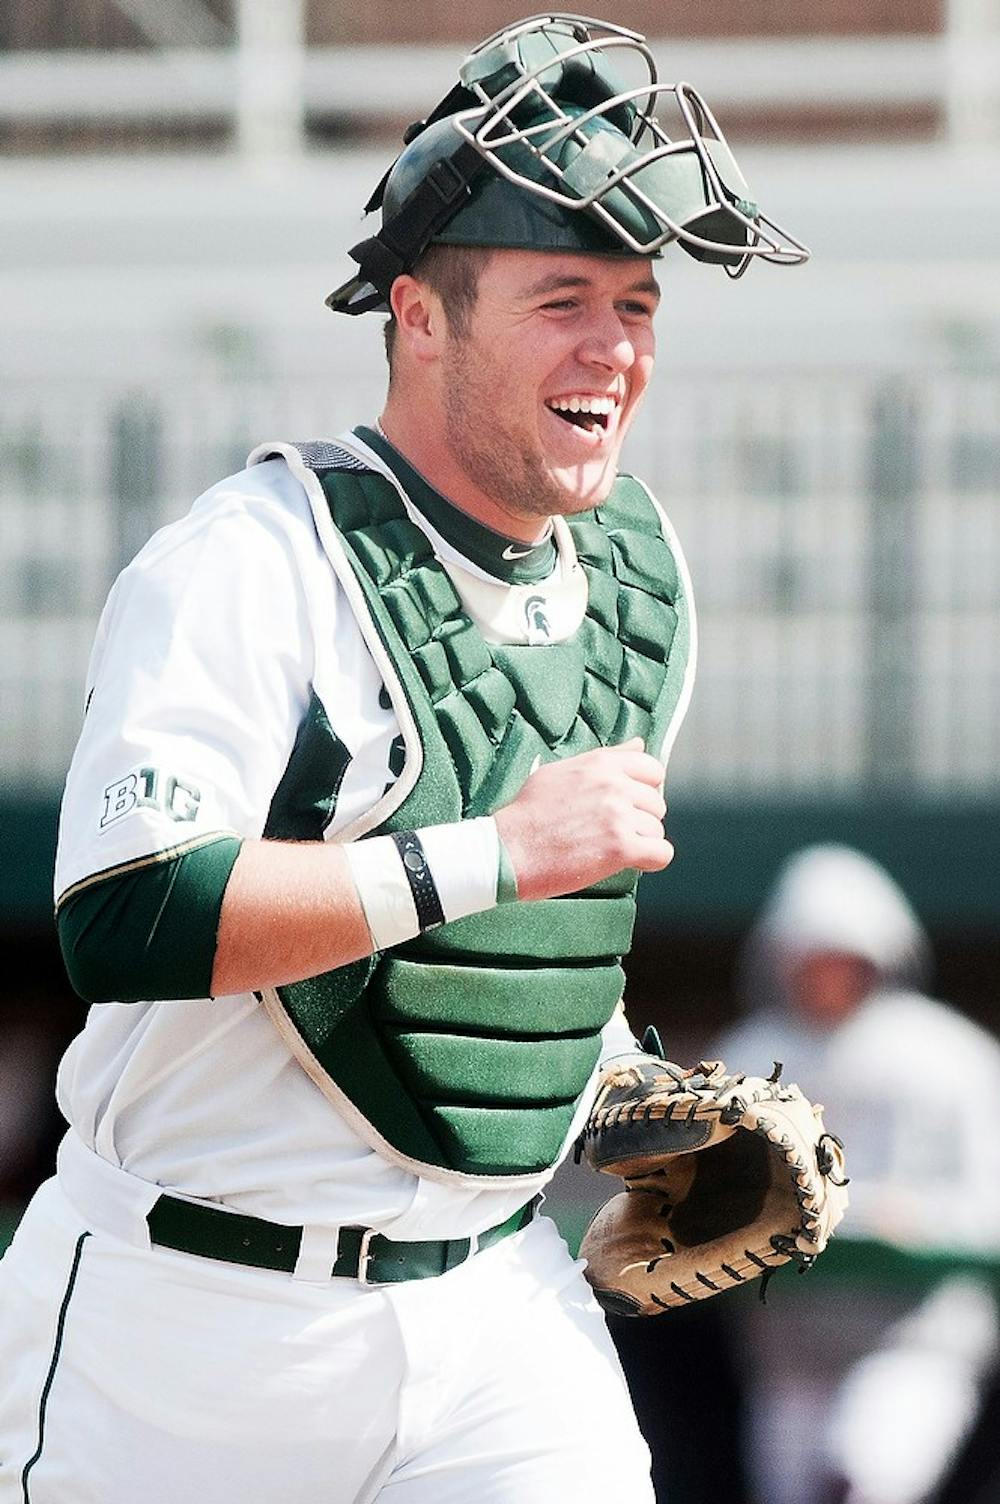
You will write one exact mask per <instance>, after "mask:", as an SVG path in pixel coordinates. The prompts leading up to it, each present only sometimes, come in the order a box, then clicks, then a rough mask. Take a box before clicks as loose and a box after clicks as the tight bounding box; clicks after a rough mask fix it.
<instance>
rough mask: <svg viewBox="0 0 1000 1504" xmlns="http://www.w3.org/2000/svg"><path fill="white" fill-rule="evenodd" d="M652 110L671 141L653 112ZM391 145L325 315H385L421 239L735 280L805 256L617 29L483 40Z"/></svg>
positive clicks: (571, 23) (693, 104)
mask: <svg viewBox="0 0 1000 1504" xmlns="http://www.w3.org/2000/svg"><path fill="white" fill-rule="evenodd" d="M609 57H613V58H614V60H615V61H616V63H624V64H625V65H627V66H628V65H631V67H632V69H633V71H636V70H637V72H638V82H633V83H631V84H630V85H628V86H626V85H625V84H624V83H623V82H622V80H621V79H620V78H619V77H617V76H616V74H615V72H613V71H612V68H611V66H610V62H609ZM664 102H666V103H670V104H672V106H673V107H674V109H675V110H676V111H677V112H678V113H679V115H680V118H681V122H682V126H683V133H682V134H681V135H679V136H677V137H673V138H672V137H671V136H669V135H668V134H667V132H666V130H665V129H664V127H663V125H662V124H661V123H660V121H659V119H658V118H657V117H656V115H655V114H654V110H655V109H656V108H657V106H658V105H661V104H663V103H664ZM404 143H405V144H404V149H403V151H402V153H401V154H400V156H399V157H398V158H397V159H396V161H395V162H394V163H393V165H392V167H391V168H390V169H389V171H388V172H387V173H386V175H385V177H384V178H383V179H382V181H381V183H380V184H379V185H378V187H377V188H376V189H375V192H374V193H373V194H372V196H371V198H370V199H369V201H368V204H367V205H366V212H367V213H370V212H372V211H373V210H376V209H381V211H382V226H381V229H380V230H379V231H378V232H377V233H376V234H375V235H373V236H372V237H371V238H370V239H368V240H365V241H362V242H361V244H360V245H357V246H354V247H353V248H352V250H351V252H350V254H351V256H352V257H353V259H354V260H355V261H356V262H357V263H358V266H359V271H358V273H357V275H356V276H354V277H352V278H351V279H350V281H348V282H346V283H345V284H344V285H343V286H342V287H339V288H338V289H337V290H336V292H333V293H331V294H330V296H329V298H327V300H326V301H327V304H328V306H329V307H330V308H332V309H334V310H335V311H336V312H338V313H365V312H367V311H369V310H376V311H379V312H386V311H388V296H389V290H390V288H391V287H392V283H393V281H394V280H395V278H396V277H398V276H399V275H401V273H403V272H407V271H410V270H411V269H412V268H413V266H414V265H415V264H416V262H417V260H418V258H419V257H420V255H421V254H422V253H423V251H424V250H426V248H427V247H428V246H429V245H431V244H438V245H468V246H488V247H495V248H498V249H502V248H507V249H514V250H552V251H583V252H587V253H589V254H591V255H595V254H596V255H633V256H635V255H639V256H657V255H659V254H660V253H661V251H662V249H663V247H664V246H665V245H667V244H668V243H669V242H670V241H673V240H676V241H677V242H678V243H679V244H680V245H682V246H683V247H684V249H685V250H686V251H688V252H689V253H690V254H691V255H692V256H695V257H696V258H697V259H698V260H700V261H707V262H713V263H715V264H718V265H721V266H723V267H724V268H725V270H726V272H727V273H728V274H729V275H730V276H736V277H738V276H740V275H742V273H743V272H744V271H745V270H746V268H747V267H748V266H749V264H750V262H751V261H752V260H753V259H755V258H761V259H763V260H765V261H772V262H776V263H778V264H779V265H793V264H795V263H797V262H801V261H805V260H807V259H808V256H809V252H808V251H807V250H806V248H805V246H803V245H802V244H801V243H800V242H799V241H797V240H795V239H794V238H793V237H792V236H791V235H789V234H788V233H787V232H786V231H784V230H782V229H781V228H780V227H779V226H777V225H776V224H774V222H773V221H772V220H770V219H768V218H766V217H765V216H764V215H763V214H762V213H761V211H760V209H759V208H758V206H757V204H756V203H755V202H754V201H753V200H752V199H751V197H750V190H749V189H748V187H747V185H746V182H745V181H744V179H743V175H742V173H741V172H740V170H739V168H738V166H737V165H736V161H735V158H734V157H733V154H732V152H731V151H730V150H729V147H728V145H727V144H726V140H725V137H724V136H723V134H722V132H721V130H720V129H719V126H718V124H717V123H716V121H715V117H714V116H713V115H712V112H711V110H710V109H709V107H708V105H707V104H706V103H705V101H704V100H703V99H702V98H701V96H700V95H699V94H698V93H697V92H696V91H695V90H694V89H693V88H692V87H691V86H690V85H689V84H685V83H677V84H663V83H660V82H659V81H658V79H657V74H656V65H655V63H654V61H653V57H652V54H651V52H650V51H649V48H648V47H647V46H646V42H645V39H644V38H643V37H642V36H640V35H639V33H638V32H633V31H626V30H625V29H624V28H622V27H619V26H612V25H610V24H606V23H604V22H600V21H593V20H589V19H587V18H586V17H583V16H573V15H563V14H550V15H544V16H533V17H531V18H530V19H529V20H526V21H521V22H519V23H518V24H517V25H515V26H510V27H507V28H506V29H505V30H503V31H499V32H497V33H496V34H495V35H494V36H492V37H489V38H487V40H486V41H485V42H482V43H481V44H480V45H479V46H478V47H477V48H475V50H474V51H473V52H471V53H470V54H469V56H468V57H467V58H466V59H465V61H464V63H463V64H462V66H461V68H460V70H459V82H458V83H457V84H456V85H455V87H454V88H453V89H452V90H451V92H450V93H449V94H448V95H447V96H446V97H445V98H444V99H443V100H442V101H441V103H440V104H439V105H438V106H437V107H436V108H435V109H434V110H433V111H432V112H431V114H430V115H429V116H428V117H427V119H426V120H421V121H418V122H417V123H416V124H415V125H411V126H410V128H409V130H408V131H407V132H406V135H405V137H404Z"/></svg>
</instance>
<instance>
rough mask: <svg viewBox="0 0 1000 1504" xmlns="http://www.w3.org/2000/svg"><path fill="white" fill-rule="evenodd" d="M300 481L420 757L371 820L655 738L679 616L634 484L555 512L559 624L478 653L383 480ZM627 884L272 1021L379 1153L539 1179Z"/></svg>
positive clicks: (324, 475)
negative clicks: (561, 629)
mask: <svg viewBox="0 0 1000 1504" xmlns="http://www.w3.org/2000/svg"><path fill="white" fill-rule="evenodd" d="M319 474H320V477H321V480H322V483H323V487H324V491H325V493H326V496H327V499H328V502H329V506H330V513H331V516H332V518H333V521H334V524H335V526H336V529H337V533H338V535H339V540H340V543H341V545H342V547H343V549H344V551H345V553H346V555H347V558H348V559H349V560H350V563H351V567H352V568H353V570H354V573H355V575H356V578H357V581H358V583H359V584H360V586H361V589H362V591H363V593H364V600H365V603H366V604H367V608H368V611H369V612H370V615H371V619H372V622H373V623H374V624H375V626H376V628H377V630H378V634H379V636H380V638H381V641H382V643H383V645H384V647H385V649H386V652H387V654H388V656H389V658H390V659H391V662H392V666H393V669H394V670H395V672H396V674H397V675H398V677H399V680H400V682H401V684H402V687H403V689H404V691H405V694H406V699H407V702H408V705H409V708H410V711H411V713H412V716H413V719H414V721H415V724H416V727H417V732H418V735H419V741H420V749H421V752H422V766H421V770H420V774H419V777H418V778H417V780H416V783H415V784H414V786H413V788H412V789H411V790H410V791H409V793H408V794H407V795H406V797H405V799H403V801H402V803H401V805H400V807H399V808H397V809H396V810H395V811H394V812H393V813H392V814H391V815H390V816H389V818H388V819H387V820H386V821H385V823H384V824H383V825H382V826H381V827H380V830H381V831H387V830H394V829H405V828H412V827H419V826H421V825H428V824H434V823H439V822H442V821H454V820H460V819H463V818H472V817H474V816H476V815H480V814H488V813H491V812H492V811H493V810H495V809H497V808H499V807H500V806H501V805H503V804H505V803H507V802H508V801H509V800H510V799H511V798H512V797H513V796H514V795H515V794H516V792H517V791H518V789H519V788H520V787H521V785H522V784H523V783H524V780H525V779H526V778H527V777H528V775H529V773H530V772H531V769H532V767H533V766H534V765H535V763H536V762H537V760H538V759H542V760H551V759H554V758H562V757H569V756H573V755H575V754H576V753H580V752H585V751H589V750H591V749H593V748H595V747H600V746H608V745H614V744H618V743H620V742H623V741H626V740H628V739H629V738H630V737H632V736H636V735H638V736H641V737H643V739H644V740H645V743H646V745H647V746H648V747H650V748H651V749H653V750H658V749H659V747H660V745H661V744H662V742H663V738H664V734H665V732H666V729H667V727H668V725H669V723H670V721H671V719H672V716H673V713H674V710H675V707H676V706H677V704H678V701H679V699H680V696H681V692H682V688H683V685H684V678H685V665H686V661H687V654H688V645H689V640H690V620H689V608H688V602H687V600H686V598H685V595H684V591H683V588H682V586H681V583H680V578H679V572H678V568H677V565H676V561H675V559H674V557H673V554H672V552H671V549H670V547H669V545H668V544H667V542H666V540H665V539H664V537H663V533H662V530H661V526H660V521H659V515H658V513H657V510H656V508H655V506H654V505H653V504H652V502H651V501H650V499H649V497H648V496H647V494H646V493H645V491H644V490H643V488H642V487H641V486H639V485H638V483H636V482H634V481H631V480H630V479H627V478H623V479H621V480H619V481H618V482H617V484H616V486H615V488H614V490H613V492H612V495H611V497H610V498H609V500H608V502H607V503H606V504H605V505H604V506H602V507H601V508H600V509H599V510H598V511H597V512H590V513H586V514H584V515H582V516H580V517H576V518H573V519H571V520H570V521H569V527H570V530H571V533H572V536H573V540H574V543H575V546H576V550H577V556H578V559H579V562H580V566H581V567H582V568H583V570H584V571H585V573H586V577H587V583H588V604H587V609H586V614H585V616H584V619H583V621H582V623H581V625H580V626H579V628H578V629H577V631H576V632H575V633H574V634H573V635H572V636H571V637H570V638H569V639H567V640H565V641H562V642H554V643H550V644H544V645H538V646H520V645H509V646H508V645H501V646H497V645H491V644H489V643H487V642H486V640H485V639H484V637H483V636H482V634H481V632H480V631H479V629H478V628H477V627H476V626H475V625H474V623H473V622H472V621H471V619H470V618H469V617H468V615H467V614H466V612H465V610H464V608H463V606H462V603H461V601H460V599H459V597H458V595H457V593H456V591H455V588H454V586H453V584H452V582H451V580H450V578H449V576H448V574H447V572H446V570H445V569H444V568H443V566H442V565H441V564H440V563H439V562H438V560H437V559H436V558H435V557H434V554H433V550H432V548H431V545H430V543H429V540H428V538H427V536H426V535H425V533H424V532H423V531H422V529H421V528H419V527H418V526H417V525H416V524H415V523H414V522H413V521H412V520H411V519H410V517H409V516H408V514H407V512H406V510H405V507H404V504H403V502H402V500H401V498H400V496H399V494H398V492H397V490H396V488H395V487H394V486H392V485H391V484H390V482H389V481H388V479H387V478H386V477H384V476H381V475H376V474H374V473H371V472H359V471H357V470H355V471H345V470H328V471H322V470H320V471H319ZM439 500H440V504H441V505H442V506H447V503H445V502H443V500H441V499H439ZM332 771H333V773H334V774H335V771H336V769H335V767H334V769H333V770H332ZM376 833H377V832H376ZM275 834H281V832H280V831H279V830H276V831H275ZM508 881H509V874H508ZM636 881H637V874H636V873H635V872H632V871H629V872H623V873H619V874H617V875H616V876H614V877H611V878H608V879H606V880H605V881H604V882H602V883H600V884H597V885H596V886H595V887H594V888H593V889H591V890H589V891H588V892H587V893H585V894H578V895H572V896H569V897H566V898H558V899H549V900H546V901H544V902H540V903H531V904H527V903H513V904H507V905H504V906H502V907H498V908H496V909H494V910H491V911H489V912H487V913H485V914H478V915H472V916H469V917H468V918H465V919H461V920H458V921H455V922H454V923H452V924H448V925H445V926H443V927H441V928H440V929H437V930H434V931H432V932H429V933H427V934H425V935H423V936H421V937H420V938H419V939H417V940H415V941H413V942H411V943H410V944H408V945H404V946H400V947H398V948H396V949H395V950H393V951H391V952H387V953H385V954H383V955H377V956H374V957H371V958H370V959H368V960H367V961H364V962H359V963H356V964H355V965H354V966H351V967H345V968H342V969H340V970H339V971H335V972H330V973H327V974H326V975H325V976H321V977H315V978H312V979H310V980H308V981H305V982H301V983H296V984H293V985H291V986H288V987H282V988H279V989H278V990H277V994H276V995H272V996H275V997H276V1001H277V1003H278V1005H279V1006H280V1012H279V1016H278V1017H277V1018H276V1022H278V1026H279V1028H281V1030H282V1033H283V1035H284V1036H285V1037H286V1039H288V1040H289V1041H290V1043H291V1044H292V1047H293V1049H295V1051H296V1053H297V1054H298V1056H299V1058H300V1059H301V1060H302V1062H303V1064H304V1065H305V1066H306V1069H307V1070H309V1071H310V1074H312V1075H313V1077H314V1079H316V1080H317V1081H318V1082H319V1083H320V1085H321V1086H324V1089H326V1088H329V1094H330V1095H331V1096H332V1097H333V1099H334V1100H335V1101H337V1102H338V1105H340V1106H341V1107H342V1108H343V1109H344V1110H345V1111H346V1114H347V1116H348V1118H349V1120H350V1121H352V1122H353V1123H355V1124H356V1125H357V1126H358V1127H359V1131H361V1132H362V1133H363V1134H364V1135H365V1136H367V1138H368V1141H369V1142H371V1143H373V1144H374V1145H375V1146H376V1147H377V1148H380V1149H381V1150H382V1151H383V1152H387V1153H388V1154H389V1156H390V1157H392V1158H395V1159H396V1160H398V1161H400V1162H403V1163H406V1164H408V1165H410V1166H412V1167H414V1168H417V1169H418V1170H421V1171H422V1172H424V1173H427V1174H430V1175H432V1176H435V1175H436V1176H437V1177H438V1178H442V1179H447V1178H449V1177H451V1176H457V1177H459V1178H461V1179H464V1180H469V1179H470V1178H471V1179H478V1178H486V1179H489V1178H490V1177H504V1178H506V1179H509V1178H516V1177H517V1176H518V1175H531V1174H534V1173H537V1172H538V1171H539V1170H541V1169H545V1168H547V1167H548V1166H550V1165H552V1164H553V1163H555V1162H556V1161H557V1159H558V1158H559V1156H560V1154H561V1152H562V1151H563V1148H564V1145H565V1142H566V1138H567V1135H568V1133H569V1131H570V1129H571V1125H572V1122H573V1119H574V1116H575V1111H576V1107H577V1105H578V1102H579V1100H580V1098H581V1095H582V1093H583V1092H584V1090H585V1088H586V1086H587V1083H588V1081H589V1079H590V1076H591V1074H592V1071H593V1068H594V1066H595V1064H596V1062H597V1060H598V1058H599V1052H600V1034H601V1030H602V1028H603V1026H604V1025H605V1024H606V1022H607V1021H608V1019H609V1018H610V1017H611V1014H612V1013H613V1011H614V1009H615V1006H616V1005H617V1003H618V1000H619V998H620V996H621V991H622V986H623V982H624V977H623V973H622V970H621V965H620V961H621V957H622V955H623V954H624V953H625V952H626V951H627V950H628V948H629V945H630V943H631V933H632V926H633V921H634V913H635V901H634V892H635V886H636Z"/></svg>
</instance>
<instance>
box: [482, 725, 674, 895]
mask: <svg viewBox="0 0 1000 1504" xmlns="http://www.w3.org/2000/svg"><path fill="white" fill-rule="evenodd" d="M662 785H663V765H662V763H659V762H657V760H656V758H655V757H651V756H650V755H649V753H648V752H646V751H644V750H643V743H642V738H641V737H634V738H633V740H632V741H629V742H625V743H624V744H623V745H622V746H620V747H600V748H598V749H596V750H595V751H593V752H581V753H580V754H579V755H578V756H576V757H567V758H564V759H563V760H562V761H560V762H550V763H545V764H544V766H542V767H540V768H539V769H538V770H537V772H535V773H532V774H531V776H530V778H528V779H527V781H526V782H525V784H524V786H523V788H522V789H521V791H520V793H519V794H518V795H517V796H516V798H514V799H513V800H512V801H511V803H510V804H508V805H505V806H504V808H503V809H499V810H497V812H496V817H495V818H496V822H497V829H498V830H499V832H500V838H501V840H502V841H503V843H504V845H505V846H506V848H507V854H508V855H509V857H510V860H511V863H512V865H513V867H514V873H515V876H516V878H517V890H518V896H519V897H520V898H528V899H530V898H557V897H558V896H559V895H560V894H561V893H575V892H577V891H578V890H579V889H581V888H589V887H590V886H591V885H592V884H593V883H596V882H599V881H600V880H601V878H603V877H610V876H611V875H612V874H613V873H615V872H621V871H622V870H623V869H624V868H626V867H636V868H638V870H639V871H640V872H658V871H659V870H660V869H661V868H662V867H666V866H667V864H668V862H670V860H671V859H672V857H673V854H674V848H673V847H672V846H671V844H670V842H669V841H668V840H667V839H666V838H665V836H664V834H663V817H664V815H665V814H666V812H667V806H666V802H665V801H664V798H663V794H662V791H661V790H662Z"/></svg>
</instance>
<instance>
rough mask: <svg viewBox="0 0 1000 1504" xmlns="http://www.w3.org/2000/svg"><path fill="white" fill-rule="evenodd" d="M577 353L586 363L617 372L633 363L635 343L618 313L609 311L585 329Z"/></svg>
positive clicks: (622, 370) (625, 369)
mask: <svg viewBox="0 0 1000 1504" xmlns="http://www.w3.org/2000/svg"><path fill="white" fill-rule="evenodd" d="M579 355H580V359H581V360H582V361H583V362H584V363H585V364H586V365H590V366H601V367H604V368H605V369H606V370H608V371H613V372H615V373H619V372H624V371H627V370H628V369H629V368H630V366H632V365H633V364H634V363H635V345H634V344H633V343H632V339H631V336H630V335H629V333H628V330H627V329H626V327H625V325H624V323H623V322H622V320H621V319H620V318H619V316H618V314H617V313H615V312H614V311H611V312H609V313H608V314H606V315H605V316H604V317H602V318H601V319H595V320H594V322H593V323H592V324H591V325H590V327H589V328H588V329H587V332H586V335H585V337H584V339H583V340H582V341H581V344H580V350H579Z"/></svg>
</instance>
